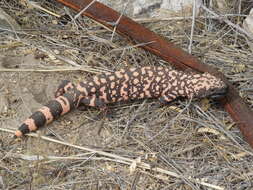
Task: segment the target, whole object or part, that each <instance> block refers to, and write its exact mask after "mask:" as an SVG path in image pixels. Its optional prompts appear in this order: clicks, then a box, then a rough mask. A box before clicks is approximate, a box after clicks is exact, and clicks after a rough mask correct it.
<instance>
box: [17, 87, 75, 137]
mask: <svg viewBox="0 0 253 190" xmlns="http://www.w3.org/2000/svg"><path fill="white" fill-rule="evenodd" d="M76 100H77V97H76V94H75V93H71V92H70V93H68V92H67V93H65V94H63V95H61V96H59V97H57V98H55V99H54V100H51V101H49V102H48V104H46V105H45V106H43V107H42V108H40V109H39V110H37V111H36V112H34V113H33V114H32V115H31V116H30V117H29V118H28V119H26V120H25V121H24V122H23V124H22V125H21V126H20V127H19V128H18V130H17V131H16V132H15V137H21V136H23V135H24V134H26V133H29V132H31V131H36V130H37V129H38V128H40V127H43V126H44V125H46V124H48V123H51V122H52V121H53V120H55V119H57V118H59V117H60V116H61V115H64V114H66V113H68V112H69V111H70V110H72V109H73V108H75V107H76Z"/></svg>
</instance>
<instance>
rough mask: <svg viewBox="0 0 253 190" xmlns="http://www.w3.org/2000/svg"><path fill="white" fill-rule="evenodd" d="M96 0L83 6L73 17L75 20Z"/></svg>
mask: <svg viewBox="0 0 253 190" xmlns="http://www.w3.org/2000/svg"><path fill="white" fill-rule="evenodd" d="M96 1H97V0H93V1H92V2H90V3H89V4H88V5H87V6H86V7H84V8H83V9H82V10H81V11H80V12H79V13H78V14H77V15H76V16H75V17H74V19H75V20H76V19H77V18H78V17H79V16H80V15H81V14H83V13H84V11H86V10H87V9H88V8H89V7H90V6H91V5H92V4H93V3H95V2H96Z"/></svg>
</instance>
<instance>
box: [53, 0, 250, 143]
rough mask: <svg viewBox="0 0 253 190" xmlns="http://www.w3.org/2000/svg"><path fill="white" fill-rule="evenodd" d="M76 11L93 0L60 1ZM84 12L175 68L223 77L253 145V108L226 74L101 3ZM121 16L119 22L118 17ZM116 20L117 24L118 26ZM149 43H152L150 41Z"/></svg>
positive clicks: (232, 109) (231, 109)
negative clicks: (243, 98)
mask: <svg viewBox="0 0 253 190" xmlns="http://www.w3.org/2000/svg"><path fill="white" fill-rule="evenodd" d="M57 1H58V2H60V3H62V4H64V5H65V6H68V7H70V8H72V9H74V10H76V11H81V10H83V9H84V8H85V7H87V6H88V5H90V3H91V2H93V0H57ZM82 15H85V16H87V17H90V18H92V19H93V20H95V21H97V22H99V23H101V24H103V25H105V26H107V27H109V28H114V27H116V32H117V33H119V34H121V35H122V36H125V37H126V38H128V39H129V40H131V41H132V42H133V43H143V44H146V45H144V46H141V47H142V48H143V49H145V50H148V51H150V52H151V53H153V54H155V55H157V56H159V57H161V58H162V59H164V60H165V61H168V62H169V63H171V64H173V65H174V66H175V67H176V68H178V69H181V70H185V69H187V68H192V69H194V70H196V71H199V72H209V73H212V74H214V75H216V76H218V77H220V78H222V79H223V80H224V81H225V82H226V83H227V84H228V86H229V91H228V94H227V96H226V97H225V98H224V99H222V100H221V103H222V105H224V107H225V109H226V110H227V112H228V113H229V114H230V115H231V117H232V118H233V120H234V122H235V123H236V124H237V126H238V127H239V129H240V131H241V133H242V135H243V136H244V138H245V140H246V141H247V142H248V143H249V144H250V146H251V147H252V148H253V111H252V110H251V109H250V108H249V107H248V106H247V104H246V103H245V102H244V101H243V100H242V98H241V97H240V96H239V93H238V91H237V90H236V89H235V88H234V87H233V85H232V84H231V83H230V82H229V81H228V80H227V79H226V77H225V76H224V75H223V74H222V73H220V72H218V71H217V70H216V69H214V68H213V67H211V66H209V65H205V64H202V63H200V61H199V60H198V59H197V58H195V57H194V56H192V55H190V54H188V53H187V52H185V51H183V50H182V49H181V48H178V47H176V46H175V45H174V44H173V43H171V42H168V41H167V40H165V39H164V38H163V37H161V36H159V35H157V34H155V33H154V32H152V31H150V30H149V29H147V28H145V27H144V26H142V25H140V24H138V23H136V22H135V21H133V20H131V19H130V18H128V17H126V16H122V17H121V18H120V16H121V15H120V14H119V13H118V12H116V11H115V10H113V9H111V8H109V7H107V6H105V5H103V4H102V3H99V2H94V3H92V4H91V5H90V6H89V7H88V8H87V10H85V11H84V12H83V13H82ZM119 18H120V20H119V22H117V21H118V19H119ZM116 23H117V25H115V24H116ZM149 42H150V43H149Z"/></svg>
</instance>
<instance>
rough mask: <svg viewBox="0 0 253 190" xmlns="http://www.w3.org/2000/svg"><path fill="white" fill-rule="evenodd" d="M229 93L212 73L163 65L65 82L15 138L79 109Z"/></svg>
mask: <svg viewBox="0 0 253 190" xmlns="http://www.w3.org/2000/svg"><path fill="white" fill-rule="evenodd" d="M226 92H227V85H226V84H225V83H224V82H222V81H221V80H220V79H218V78H216V77H214V76H213V75H211V74H209V73H203V74H193V73H185V72H182V71H177V70H174V69H169V68H165V67H160V66H158V67H151V66H147V67H141V68H129V69H121V70H119V71H116V72H112V73H110V72H108V73H103V74H100V75H97V76H94V77H91V78H89V79H87V80H86V81H84V82H80V83H79V84H77V85H74V84H72V83H71V82H69V81H67V80H64V81H63V82H62V83H61V84H60V85H59V88H58V90H57V91H56V93H55V99H54V100H51V101H50V102H49V103H48V104H47V105H45V106H43V107H42V108H40V109H39V110H38V111H36V112H34V113H33V114H32V115H31V116H30V117H29V118H28V119H26V120H25V121H24V123H23V124H22V125H21V126H20V127H19V129H18V130H17V131H16V132H15V137H21V136H22V135H24V134H26V133H29V132H31V131H36V130H37V129H38V128H40V127H42V126H44V125H46V124H48V123H50V122H52V121H53V120H55V119H57V118H58V117H60V116H61V115H63V114H66V113H68V112H69V111H70V110H72V109H74V108H77V107H79V106H93V107H98V108H100V109H105V108H106V104H109V103H114V102H120V101H127V100H135V99H143V98H157V99H158V100H159V101H160V102H161V103H163V104H165V103H169V102H171V101H173V100H175V99H176V98H178V97H186V98H190V99H192V98H202V97H211V98H215V97H220V96H224V95H225V93H226Z"/></svg>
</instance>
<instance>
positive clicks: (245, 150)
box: [0, 0, 253, 190]
mask: <svg viewBox="0 0 253 190" xmlns="http://www.w3.org/2000/svg"><path fill="white" fill-rule="evenodd" d="M25 2H26V1H5V0H3V1H0V8H2V9H3V10H4V11H5V12H6V13H7V14H9V15H10V16H11V17H12V19H14V20H15V21H16V22H17V24H18V26H17V27H20V28H21V29H20V30H13V29H5V30H1V29H0V129H1V130H0V150H1V151H0V189H43V190H44V189H115V190H116V189H139V190H141V189H185V190H188V189H197V190H202V189H241V190H246V189H253V184H252V181H253V172H252V171H253V151H252V148H250V147H249V145H248V144H247V143H246V142H245V141H244V140H243V138H242V135H241V134H240V131H239V130H238V129H237V127H236V124H235V123H233V121H232V119H231V118H230V116H229V115H228V113H226V112H225V110H224V109H223V108H222V107H221V106H220V105H219V104H218V103H217V102H215V101H213V100H210V99H202V100H196V101H193V102H190V101H189V100H180V101H177V102H175V103H173V104H172V105H171V106H159V105H158V102H157V101H156V100H144V101H135V102H130V103H119V104H114V105H110V106H109V107H110V110H111V117H110V118H108V119H101V118H99V114H100V111H99V110H97V109H93V108H87V109H85V110H74V111H72V112H71V113H69V114H67V115H65V116H63V117H61V118H60V119H58V120H57V121H55V122H53V123H52V124H50V125H49V126H47V127H44V128H43V129H41V130H39V131H38V132H37V133H36V134H32V135H30V136H27V137H25V138H21V139H13V132H14V131H15V130H16V129H17V128H18V127H19V125H20V124H21V123H22V121H23V120H24V119H26V118H27V117H29V115H30V114H31V113H32V112H34V111H35V110H36V109H38V108H40V107H41V106H42V105H43V104H46V103H47V102H48V101H49V100H51V99H52V98H53V94H54V91H55V89H56V88H57V86H58V85H59V83H60V82H61V80H64V79H68V80H71V81H73V82H78V81H81V80H85V78H87V77H89V76H92V75H94V74H96V73H101V72H104V71H114V70H118V69H120V68H124V67H129V66H137V67H139V66H144V65H145V66H147V65H156V66H157V65H163V66H164V65H166V66H168V67H169V66H170V65H169V63H166V62H164V61H162V60H160V59H159V58H157V57H155V56H153V55H151V54H150V53H148V52H145V51H143V50H141V49H138V48H135V47H133V45H132V44H130V43H128V42H127V41H126V39H124V38H122V37H120V36H119V35H117V34H113V33H112V31H109V30H108V29H106V28H104V27H103V26H101V25H99V24H97V23H95V22H94V21H92V20H90V19H88V18H85V17H80V18H79V19H77V20H76V21H75V22H73V21H71V20H70V19H69V15H71V16H74V15H75V13H74V12H73V11H71V10H68V9H64V8H63V7H62V5H60V4H58V3H56V2H55V1H41V2H40V6H42V7H44V8H45V9H47V10H50V11H51V12H54V13H56V14H59V15H65V16H61V17H60V18H57V17H55V16H53V15H51V14H49V13H47V12H44V11H42V10H39V9H35V8H31V7H29V6H28V5H27V4H26V3H25ZM235 2H236V1H234V3H232V4H231V7H229V8H228V10H227V12H226V13H227V14H228V13H237V12H236V11H237V9H236V8H238V6H237V4H236V3H235ZM232 5H233V6H232ZM241 6H242V7H241V8H242V12H241V14H242V15H244V14H248V13H249V6H248V4H246V3H245V4H242V5H241ZM203 15H204V16H206V17H204V18H203V17H202V18H197V19H196V25H195V29H194V36H193V45H192V54H194V55H195V56H197V57H198V58H199V59H200V60H201V61H202V62H204V63H206V64H210V65H213V66H215V67H217V68H218V69H219V70H221V71H222V72H223V73H224V74H225V75H226V76H227V77H228V78H229V80H230V81H231V82H233V83H234V85H235V86H236V87H237V89H238V90H239V91H240V95H241V96H242V97H243V99H244V100H245V101H246V102H247V104H248V105H249V106H250V107H251V108H252V107H253V59H252V58H253V55H252V52H251V50H250V48H249V46H248V45H247V40H246V37H245V36H244V35H241V34H240V33H238V32H237V31H236V30H235V29H234V28H232V27H231V26H229V25H227V24H225V23H223V22H222V21H221V20H219V19H214V18H209V16H210V15H207V14H203ZM244 18H245V17H244V16H231V17H229V19H230V20H231V21H233V22H235V23H237V22H238V24H240V25H241V23H242V21H243V19H244ZM138 22H140V23H143V24H144V25H145V26H146V27H147V28H149V29H151V30H152V31H154V32H156V33H158V34H160V35H162V36H164V37H166V38H167V39H168V40H170V41H173V42H174V43H175V44H177V45H178V46H180V47H182V48H183V49H185V50H187V48H188V45H189V35H190V31H191V20H189V19H184V18H182V19H179V20H166V19H164V20H163V21H162V20H159V19H158V20H157V19H154V20H152V19H149V20H148V21H147V20H146V19H143V20H142V19H141V17H140V18H138Z"/></svg>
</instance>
